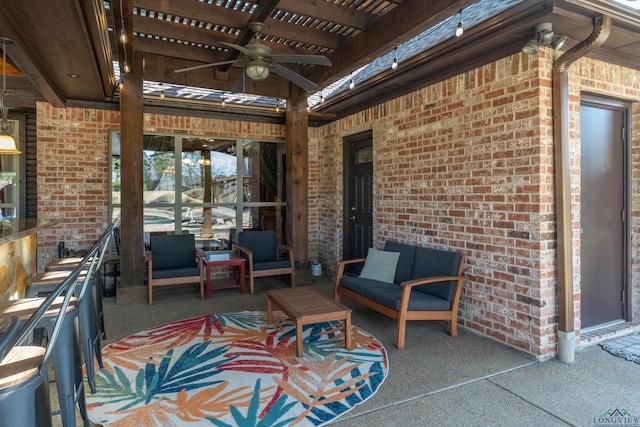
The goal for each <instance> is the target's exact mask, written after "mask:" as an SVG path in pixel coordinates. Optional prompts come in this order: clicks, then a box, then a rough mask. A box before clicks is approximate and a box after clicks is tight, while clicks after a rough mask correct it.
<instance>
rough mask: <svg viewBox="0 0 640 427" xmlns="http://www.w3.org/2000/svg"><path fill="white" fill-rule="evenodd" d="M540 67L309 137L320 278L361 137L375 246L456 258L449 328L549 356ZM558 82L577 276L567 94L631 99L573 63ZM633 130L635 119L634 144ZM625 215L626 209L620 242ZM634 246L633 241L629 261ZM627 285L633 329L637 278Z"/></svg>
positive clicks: (547, 59) (370, 112) (450, 84)
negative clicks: (396, 244)
mask: <svg viewBox="0 0 640 427" xmlns="http://www.w3.org/2000/svg"><path fill="white" fill-rule="evenodd" d="M554 55H557V54H555V53H554V52H551V51H550V50H546V49H542V50H541V51H540V54H539V55H538V56H533V57H529V56H526V55H524V54H517V55H513V56H510V57H508V58H504V59H502V60H499V61H496V62H494V63H492V64H489V65H486V66H483V67H481V68H478V69H475V70H473V71H470V72H468V73H464V74H462V75H459V76H456V77H454V78H451V79H448V80H445V81H443V82H441V83H438V84H435V85H433V86H430V87H427V88H424V89H421V90H418V91H416V92H413V93H411V94H408V95H406V96H402V97H400V98H397V99H395V100H392V101H389V102H386V103H384V104H381V105H378V106H376V107H372V108H369V109H367V110H365V111H362V112H360V113H357V114H354V115H352V116H349V117H347V118H345V119H342V120H339V121H336V122H334V123H331V124H328V125H326V126H324V127H322V128H318V129H312V130H311V131H310V144H309V146H310V149H311V150H312V151H311V153H310V156H309V157H310V159H314V160H313V162H312V164H311V165H310V172H311V173H310V188H311V189H312V191H313V192H314V193H315V194H314V195H313V196H311V198H310V200H312V201H313V203H314V205H313V206H314V207H315V208H314V209H313V212H312V214H311V217H310V225H311V224H312V225H313V227H310V231H311V233H310V235H311V238H312V239H317V245H318V247H319V252H320V258H321V259H322V260H323V262H324V263H325V265H326V266H327V268H328V269H329V270H330V271H331V272H333V273H335V262H336V261H337V260H339V259H340V258H341V251H342V230H343V227H342V210H343V200H342V197H343V188H342V185H343V184H342V138H343V137H345V136H348V135H352V134H356V133H358V132H361V131H364V130H367V129H372V130H373V146H374V188H373V192H374V205H375V207H374V231H373V233H374V242H376V243H375V245H376V247H378V248H380V247H382V245H383V243H384V241H386V240H395V241H400V242H404V243H410V244H417V245H421V246H430V247H438V248H445V249H453V250H458V251H461V252H463V253H464V254H466V255H467V267H466V274H467V276H468V277H469V280H468V281H467V283H466V286H465V288H464V292H463V297H462V301H461V305H460V316H461V324H462V325H464V326H466V327H468V328H471V329H474V330H476V331H479V332H480V333H483V334H486V335H488V336H491V337H494V338H496V339H498V340H500V341H503V342H505V343H507V344H509V345H512V346H515V347H518V348H520V349H523V350H525V351H527V352H529V353H531V354H534V355H536V356H539V357H547V356H549V355H551V354H553V353H555V351H556V337H555V335H556V332H557V324H556V322H557V309H556V304H557V301H556V296H555V292H556V289H555V285H556V271H555V269H556V265H555V259H556V241H555V210H554V209H555V204H554V197H555V194H554V174H553V172H554V165H553V161H554V155H553V127H552V118H553V116H552V96H551V82H552V80H551V79H552V77H551V70H552V67H553V60H554ZM570 72H571V124H570V126H571V150H572V151H571V157H572V162H571V165H572V166H571V167H572V169H571V171H572V176H573V178H572V196H573V205H572V213H573V218H574V220H573V224H572V226H573V229H574V248H575V252H574V264H579V233H578V232H577V231H578V230H579V228H580V225H579V211H580V206H579V174H580V169H579V154H580V151H579V143H580V135H579V102H580V96H579V95H580V92H581V90H585V89H586V88H588V90H590V91H595V92H598V93H602V94H607V95H614V96H618V97H622V98H625V99H632V100H638V99H640V92H638V78H639V74H638V73H637V72H634V71H632V70H625V69H623V68H621V67H613V66H609V65H608V64H603V63H599V62H596V61H592V60H587V59H583V60H582V61H580V63H579V64H574V65H573V66H572V67H571V70H570ZM614 81H615V82H614ZM632 88H633V89H632ZM638 121H639V115H638V113H635V114H634V120H633V123H634V141H638V136H640V135H638V133H639V132H640V124H639V123H638ZM637 160H640V159H638V153H637V150H634V164H638V163H637ZM639 169H640V168H639ZM636 175H637V174H636ZM637 179H638V178H637V177H634V183H635V181H637ZM634 188H635V185H634ZM634 197H635V198H637V190H634ZM635 205H636V204H635V203H634V206H635ZM638 216H639V215H638V213H637V210H636V209H634V224H633V225H634V230H635V228H637V227H638ZM320 218H321V219H322V220H320ZM636 246H637V242H636V241H635V239H634V251H633V258H634V259H637V256H638V255H637V249H636ZM634 265H635V264H634ZM576 271H578V270H576ZM633 273H634V280H633V283H634V285H633V288H634V294H633V295H634V296H633V297H634V301H635V302H634V304H635V312H636V318H637V313H638V302H639V300H640V296H639V295H638V294H639V291H638V285H637V279H636V277H637V267H634V269H633ZM575 277H576V282H575V284H574V288H575V290H576V294H575V300H576V302H577V303H576V327H579V299H580V293H579V289H580V287H579V274H575Z"/></svg>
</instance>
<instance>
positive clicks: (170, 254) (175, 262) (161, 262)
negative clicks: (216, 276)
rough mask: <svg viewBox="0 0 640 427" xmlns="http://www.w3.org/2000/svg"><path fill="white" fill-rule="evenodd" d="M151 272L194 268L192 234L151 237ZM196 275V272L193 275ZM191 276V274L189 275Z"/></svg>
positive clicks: (196, 264) (193, 240) (195, 265)
mask: <svg viewBox="0 0 640 427" xmlns="http://www.w3.org/2000/svg"><path fill="white" fill-rule="evenodd" d="M151 257H152V259H153V272H154V277H155V273H156V272H157V271H160V270H174V269H178V268H184V267H195V268H196V270H198V263H197V262H196V259H195V258H196V255H195V237H194V235H193V234H169V235H159V236H151ZM197 274H198V273H197V272H196V273H195V275H197ZM190 275H191V274H190Z"/></svg>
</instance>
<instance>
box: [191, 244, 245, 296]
mask: <svg viewBox="0 0 640 427" xmlns="http://www.w3.org/2000/svg"><path fill="white" fill-rule="evenodd" d="M202 262H203V263H204V274H205V275H206V279H207V282H206V290H207V298H209V295H210V294H211V269H212V268H215V267H224V266H231V269H232V271H231V277H232V281H231V282H230V283H229V282H225V283H224V284H223V285H221V286H216V287H215V288H213V289H214V290H219V289H234V288H240V289H241V290H242V293H243V294H244V265H245V262H246V260H245V259H244V258H242V257H241V256H238V255H236V254H215V255H207V256H206V257H204V258H202ZM236 268H237V269H238V270H239V273H240V283H237V282H236V281H235V277H236Z"/></svg>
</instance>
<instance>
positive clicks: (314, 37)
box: [264, 19, 343, 50]
mask: <svg viewBox="0 0 640 427" xmlns="http://www.w3.org/2000/svg"><path fill="white" fill-rule="evenodd" d="M265 25H266V28H265V30H264V34H265V35H267V36H273V37H279V38H282V39H285V40H293V41H296V42H300V43H304V44H308V45H311V46H321V47H326V48H328V49H331V50H333V49H335V48H337V47H338V45H339V44H340V42H341V41H342V39H343V38H342V37H340V36H339V35H337V34H334V33H330V32H328V31H322V30H317V29H315V28H313V27H304V26H302V25H297V24H292V23H290V22H286V21H279V20H275V19H269V20H268V21H266V22H265Z"/></svg>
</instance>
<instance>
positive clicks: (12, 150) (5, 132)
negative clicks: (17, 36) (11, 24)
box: [0, 37, 21, 154]
mask: <svg viewBox="0 0 640 427" xmlns="http://www.w3.org/2000/svg"><path fill="white" fill-rule="evenodd" d="M0 42H2V93H0V115H1V119H0V154H20V153H21V152H20V151H19V150H18V149H17V148H16V140H15V139H13V137H12V136H11V135H10V134H9V123H8V115H9V107H6V106H5V105H4V94H5V93H6V92H7V45H10V44H13V40H11V39H7V38H4V37H0Z"/></svg>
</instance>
